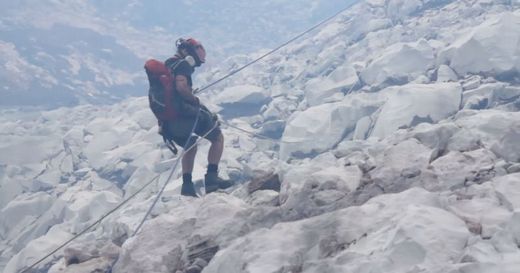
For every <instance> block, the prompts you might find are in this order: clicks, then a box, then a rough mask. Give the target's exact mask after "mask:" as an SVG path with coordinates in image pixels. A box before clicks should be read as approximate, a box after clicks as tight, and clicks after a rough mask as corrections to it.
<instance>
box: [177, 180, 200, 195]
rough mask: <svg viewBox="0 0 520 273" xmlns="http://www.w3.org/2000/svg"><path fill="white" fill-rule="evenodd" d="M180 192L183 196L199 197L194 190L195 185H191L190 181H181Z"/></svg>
mask: <svg viewBox="0 0 520 273" xmlns="http://www.w3.org/2000/svg"><path fill="white" fill-rule="evenodd" d="M181 194H182V195H184V196H190V197H199V196H197V193H196V192H195V186H193V183H191V182H184V183H182V188H181Z"/></svg>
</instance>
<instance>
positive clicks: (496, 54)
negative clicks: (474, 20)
mask: <svg viewBox="0 0 520 273" xmlns="http://www.w3.org/2000/svg"><path fill="white" fill-rule="evenodd" d="M519 29H520V15H518V14H517V13H513V12H504V13H501V14H499V15H495V16H490V17H489V18H488V19H487V20H486V21H484V22H483V23H481V24H480V25H479V26H477V27H476V28H474V30H473V31H472V32H471V33H468V35H462V36H460V38H458V39H457V40H456V41H455V42H454V43H452V44H451V45H450V46H448V47H447V48H445V49H444V50H442V51H441V52H440V53H439V59H440V60H441V61H442V62H443V63H450V66H451V67H452V68H453V69H454V70H455V71H456V72H457V74H459V75H461V76H464V75H467V74H470V73H472V74H479V73H480V74H490V75H493V76H500V75H502V74H503V73H509V72H511V71H516V73H518V72H519V71H520V67H519V66H520V62H519V61H518V60H519V58H520V52H519V51H518V47H517V46H516V43H515V42H511V41H518V40H519V39H520V32H519V31H518V30H519Z"/></svg>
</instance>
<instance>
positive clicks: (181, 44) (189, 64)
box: [160, 38, 232, 197]
mask: <svg viewBox="0 0 520 273" xmlns="http://www.w3.org/2000/svg"><path fill="white" fill-rule="evenodd" d="M176 47H177V52H176V54H175V55H174V56H173V57H171V58H169V59H167V60H166V61H165V63H164V64H165V65H166V67H167V68H168V69H169V71H170V73H171V75H172V76H173V80H174V92H173V97H174V98H173V106H174V109H175V111H176V113H177V117H176V118H175V119H174V120H173V121H167V122H163V123H162V124H161V128H160V130H161V134H162V135H163V136H167V138H168V139H170V140H173V141H174V142H175V143H177V144H178V145H179V146H182V147H187V151H186V152H185V154H184V156H183V157H182V161H181V162H182V181H183V183H182V187H181V194H182V195H185V196H192V197H197V194H196V192H195V187H194V185H193V181H192V172H193V165H194V162H195V155H196V154H197V146H196V143H195V142H196V139H197V136H204V135H206V134H207V135H206V136H205V138H206V139H208V140H209V141H210V142H211V146H210V148H209V152H208V166H207V172H206V175H205V176H204V183H205V188H206V194H207V193H211V192H214V191H216V190H218V189H225V188H228V187H230V186H231V185H232V184H231V182H230V181H228V180H224V179H222V178H220V177H219V176H218V164H219V162H220V158H221V156H222V152H223V149H224V136H223V135H222V131H221V130H220V127H219V126H220V124H219V123H218V117H217V115H215V114H214V113H212V112H210V111H209V110H208V109H207V108H206V107H205V106H204V105H202V104H201V103H200V100H199V98H198V97H196V96H195V95H194V92H193V91H194V90H193V88H192V85H193V82H192V78H191V75H192V74H193V72H194V70H195V68H196V67H199V66H201V65H202V64H203V63H204V62H205V60H206V51H205V49H204V47H203V46H202V44H201V43H200V42H198V41H197V40H195V39H193V38H189V39H182V38H181V39H179V40H177V42H176ZM197 116H198V119H197ZM196 121H197V122H196ZM195 122H196V124H195ZM194 125H195V129H194V133H195V134H196V135H197V136H192V135H190V133H191V131H192V129H193V126H194ZM192 146H193V147H192ZM190 147H191V149H190Z"/></svg>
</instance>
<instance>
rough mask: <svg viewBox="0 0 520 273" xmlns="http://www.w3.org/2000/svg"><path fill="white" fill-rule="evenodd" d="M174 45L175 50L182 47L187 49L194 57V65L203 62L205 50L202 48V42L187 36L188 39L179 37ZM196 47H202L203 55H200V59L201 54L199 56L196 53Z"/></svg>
mask: <svg viewBox="0 0 520 273" xmlns="http://www.w3.org/2000/svg"><path fill="white" fill-rule="evenodd" d="M175 46H176V47H177V51H180V50H183V49H185V50H187V51H188V54H189V55H190V56H192V57H193V58H194V59H195V66H200V65H201V64H202V63H204V61H205V59H204V58H205V56H206V50H205V49H204V47H203V46H202V44H201V43H200V42H199V41H197V40H195V39H193V38H188V39H184V38H179V39H178V40H177V41H176V42H175ZM197 49H202V52H203V55H204V56H202V59H201V56H199V54H197Z"/></svg>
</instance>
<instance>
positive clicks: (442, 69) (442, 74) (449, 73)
mask: <svg viewBox="0 0 520 273" xmlns="http://www.w3.org/2000/svg"><path fill="white" fill-rule="evenodd" d="M457 80H458V76H457V74H456V73H455V71H453V69H451V67H449V66H447V65H445V64H442V65H440V66H439V68H437V82H456V81H457Z"/></svg>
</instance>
